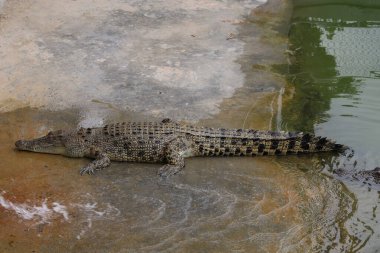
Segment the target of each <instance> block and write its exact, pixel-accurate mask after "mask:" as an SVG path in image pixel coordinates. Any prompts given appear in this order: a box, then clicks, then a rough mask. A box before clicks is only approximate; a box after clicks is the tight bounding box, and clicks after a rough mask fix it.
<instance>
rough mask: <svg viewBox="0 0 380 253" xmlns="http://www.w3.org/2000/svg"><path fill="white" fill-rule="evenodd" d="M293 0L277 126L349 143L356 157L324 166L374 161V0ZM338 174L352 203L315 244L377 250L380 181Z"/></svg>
mask: <svg viewBox="0 0 380 253" xmlns="http://www.w3.org/2000/svg"><path fill="white" fill-rule="evenodd" d="M294 4H295V6H294V9H293V15H292V21H291V28H290V31H289V51H288V54H289V65H287V66H286V67H287V68H284V67H283V66H282V68H281V69H286V70H285V71H284V73H285V74H286V76H287V86H286V87H285V97H286V99H285V102H284V107H283V109H282V115H281V119H282V120H281V122H280V125H281V128H282V129H287V130H301V131H308V132H314V133H316V134H318V135H323V136H328V137H330V138H334V139H336V140H337V141H338V142H340V143H344V144H345V145H348V146H349V147H351V148H352V149H353V150H354V156H353V158H352V157H347V156H344V155H341V156H340V157H336V158H333V159H332V161H329V162H328V163H327V165H325V166H324V171H326V172H333V171H334V170H335V169H337V168H341V169H344V170H346V171H361V170H371V169H373V168H375V167H379V166H380V110H379V109H380V40H379V38H380V8H379V6H378V4H375V3H371V2H370V1H361V2H360V5H359V1H357V2H353V1H338V2H337V1H323V2H321V1H302V2H301V1H295V2H294ZM316 168H319V167H318V166H316ZM314 169H315V168H314ZM340 180H341V181H342V182H343V184H344V185H345V186H347V190H348V191H349V192H350V193H351V194H352V199H354V202H355V203H354V204H353V205H352V210H351V213H350V214H349V215H347V219H346V220H345V221H344V222H339V221H338V220H336V221H335V224H334V225H333V227H336V228H340V230H341V231H340V233H339V232H337V233H335V234H334V236H333V237H330V238H329V234H330V232H327V233H325V237H323V238H324V239H323V240H322V243H321V242H319V243H318V244H319V246H318V247H317V248H316V249H317V251H321V252H379V250H380V242H379V238H380V225H379V215H380V213H379V203H380V197H379V191H378V186H376V185H373V184H372V183H370V184H369V185H366V184H361V183H360V182H357V181H355V180H352V179H349V178H341V179H340ZM338 230H339V229H338ZM344 231H345V232H344ZM342 232H344V233H342ZM337 238H339V239H337ZM344 238H346V239H344ZM347 238H349V239H347ZM334 241H335V242H334ZM338 241H339V243H337V242H338ZM340 243H342V244H341V245H340V246H339V244H340Z"/></svg>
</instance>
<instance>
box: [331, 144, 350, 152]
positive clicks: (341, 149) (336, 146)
mask: <svg viewBox="0 0 380 253" xmlns="http://www.w3.org/2000/svg"><path fill="white" fill-rule="evenodd" d="M348 149H349V147H347V146H346V145H343V144H336V143H334V146H333V150H336V151H338V152H344V151H346V150H348Z"/></svg>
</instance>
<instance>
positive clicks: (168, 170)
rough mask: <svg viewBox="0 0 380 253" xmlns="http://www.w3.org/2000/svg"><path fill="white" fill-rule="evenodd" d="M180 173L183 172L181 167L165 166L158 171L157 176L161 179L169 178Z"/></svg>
mask: <svg viewBox="0 0 380 253" xmlns="http://www.w3.org/2000/svg"><path fill="white" fill-rule="evenodd" d="M180 171H181V167H180V166H177V165H170V164H165V165H164V166H162V167H161V168H159V169H158V171H157V174H158V175H159V176H160V177H163V178H167V177H170V176H173V175H175V174H177V173H178V172H180Z"/></svg>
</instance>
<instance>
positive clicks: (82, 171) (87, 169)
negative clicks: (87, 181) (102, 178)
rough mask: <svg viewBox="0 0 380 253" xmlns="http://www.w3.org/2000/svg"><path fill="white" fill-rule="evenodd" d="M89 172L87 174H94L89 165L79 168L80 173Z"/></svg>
mask: <svg viewBox="0 0 380 253" xmlns="http://www.w3.org/2000/svg"><path fill="white" fill-rule="evenodd" d="M86 173H87V174H89V175H94V174H95V170H94V168H91V167H84V168H82V169H81V170H80V175H81V176H83V174H86Z"/></svg>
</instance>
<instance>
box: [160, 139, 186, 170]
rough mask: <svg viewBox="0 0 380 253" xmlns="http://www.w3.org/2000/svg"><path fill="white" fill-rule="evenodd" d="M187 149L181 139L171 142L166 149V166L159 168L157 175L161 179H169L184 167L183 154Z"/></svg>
mask: <svg viewBox="0 0 380 253" xmlns="http://www.w3.org/2000/svg"><path fill="white" fill-rule="evenodd" d="M189 149H190V147H189V145H188V143H186V141H185V140H183V139H182V138H180V139H175V140H173V141H171V142H170V143H169V144H168V146H167V149H166V161H167V163H168V164H165V165H164V166H162V167H161V168H159V170H158V172H157V174H158V175H159V176H161V177H169V176H172V175H175V174H177V173H178V172H180V171H181V170H182V169H183V168H184V167H185V154H186V153H187V151H188V150H189Z"/></svg>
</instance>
